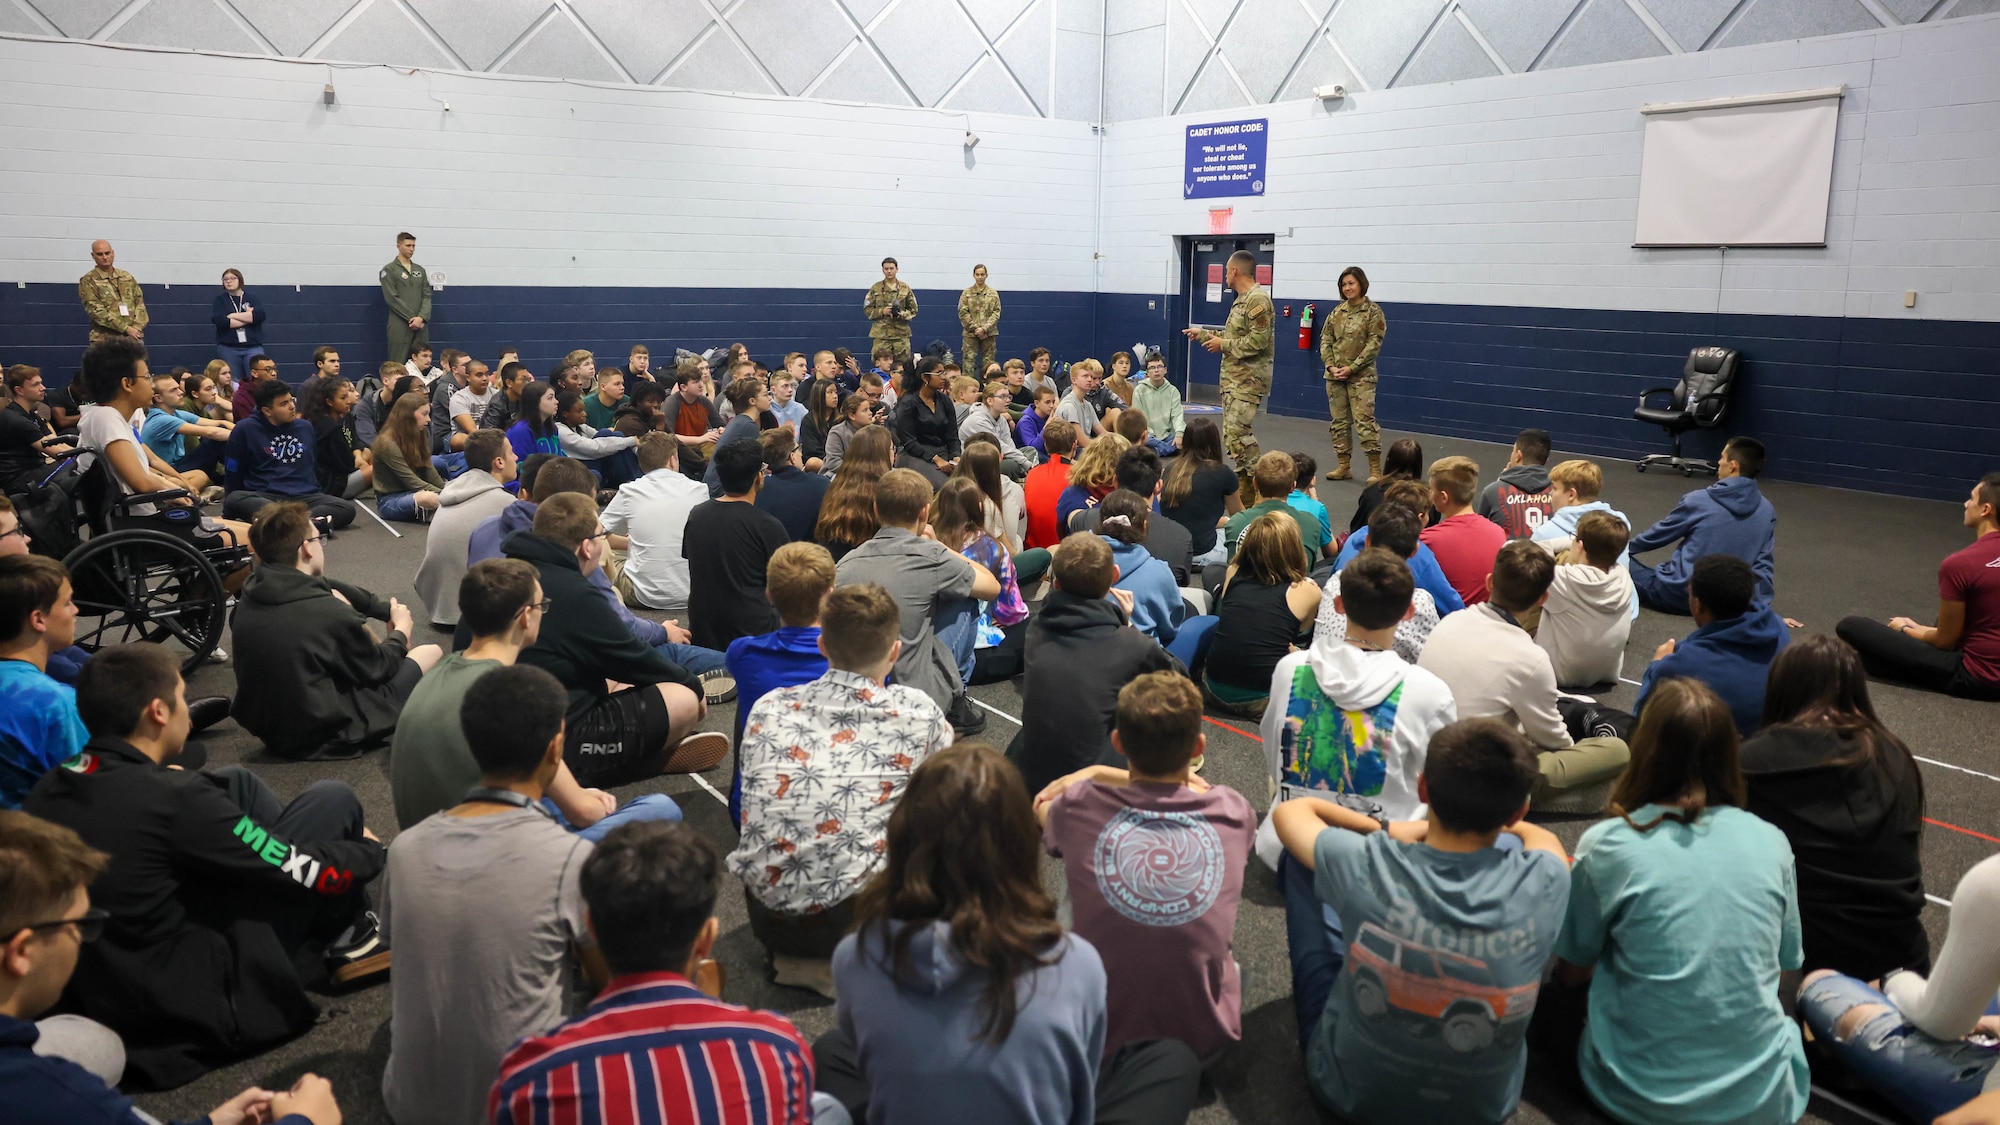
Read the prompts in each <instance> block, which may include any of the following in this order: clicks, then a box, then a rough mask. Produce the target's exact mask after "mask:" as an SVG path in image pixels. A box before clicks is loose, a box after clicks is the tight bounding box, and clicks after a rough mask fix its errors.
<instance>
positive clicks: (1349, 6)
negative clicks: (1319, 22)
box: [1327, 0, 1445, 90]
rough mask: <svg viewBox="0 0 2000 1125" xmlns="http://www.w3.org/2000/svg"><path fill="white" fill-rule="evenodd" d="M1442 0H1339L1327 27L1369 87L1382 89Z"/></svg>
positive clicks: (1418, 40)
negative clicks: (1338, 4) (1339, 2)
mask: <svg viewBox="0 0 2000 1125" xmlns="http://www.w3.org/2000/svg"><path fill="white" fill-rule="evenodd" d="M1444 5H1445V0H1341V4H1340V6H1339V7H1337V8H1335V9H1334V10H1333V19H1332V20H1330V21H1328V23H1327V27H1328V30H1330V31H1331V32H1332V33H1333V41H1334V42H1335V43H1338V44H1340V49H1341V51H1342V52H1343V53H1345V54H1346V55H1347V57H1348V58H1349V59H1350V60H1352V61H1353V63H1354V67H1355V69H1356V70H1359V71H1360V72H1361V75H1362V77H1364V78H1366V79H1367V80H1368V85H1369V86H1370V87H1371V88H1373V89H1377V90H1380V89H1383V88H1384V87H1386V86H1388V85H1389V80H1390V79H1392V78H1394V77H1396V72H1397V71H1399V70H1401V69H1403V63H1404V62H1405V61H1406V60H1407V59H1408V58H1409V57H1410V52H1412V51H1414V50H1416V49H1417V44H1419V43H1421V42H1423V38H1424V33H1425V32H1427V31H1429V30H1430V29H1431V24H1433V23H1435V22H1437V16H1438V13H1439V12H1441V11H1443V10H1444Z"/></svg>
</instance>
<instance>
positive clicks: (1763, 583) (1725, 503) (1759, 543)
mask: <svg viewBox="0 0 2000 1125" xmlns="http://www.w3.org/2000/svg"><path fill="white" fill-rule="evenodd" d="M1777 533H1778V511H1777V509H1775V508H1773V507H1771V502H1770V501H1769V500H1766V499H1764V494H1763V493H1762V492H1761V491H1759V490H1758V488H1757V482H1756V481H1754V480H1751V479H1750V478H1749V477H1730V478H1728V479H1726V480H1719V481H1716V482H1715V483H1714V484H1711V485H1709V486H1708V487H1707V488H1703V489H1700V490H1697V491H1695V492H1690V493H1688V494H1687V495H1686V496H1683V497H1681V502H1680V503H1679V504H1676V505H1674V510H1673V511H1671V512H1668V513H1667V515H1666V518H1664V519H1662V520H1661V521H1660V522H1658V523H1656V524H1654V525H1653V526H1651V527H1649V528H1647V529H1646V530H1644V531H1642V532H1640V533H1639V534H1638V535H1637V536H1635V537H1633V539H1632V542H1631V543H1630V544H1629V545H1628V547H1627V550H1629V551H1630V552H1631V553H1632V554H1635V555H1643V554H1645V553H1646V552H1647V551H1655V550H1658V549H1660V548H1661V547H1665V546H1667V545H1668V544H1670V543H1676V542H1678V543H1679V544H1680V546H1679V547H1678V548H1676V549H1675V550H1674V554H1673V557H1672V558H1670V559H1668V560H1667V561H1666V562H1663V563H1661V564H1660V566H1659V569H1658V570H1656V571H1654V573H1655V574H1656V575H1657V576H1658V578H1659V584H1660V586H1662V587H1666V589H1665V590H1662V591H1661V592H1662V593H1663V594H1665V595H1667V596H1669V597H1672V596H1673V595H1674V594H1678V597H1677V598H1674V600H1676V601H1684V600H1686V598H1687V582H1688V577H1689V576H1690V575H1692V574H1693V573H1694V563H1695V560H1696V559H1699V558H1701V557H1702V556H1703V555H1733V556H1735V557H1736V558H1739V559H1742V560H1743V561H1744V562H1747V563H1749V564H1750V569H1751V570H1754V571H1756V572H1757V600H1758V602H1760V603H1762V602H1768V601H1770V600H1771V593H1772V589H1773V586H1772V579H1773V578H1774V577H1775V576H1776V574H1777V571H1778V560H1777V557H1776V555H1775V554H1774V553H1773V551H1772V541H1773V540H1774V539H1775V538H1776V537H1777Z"/></svg>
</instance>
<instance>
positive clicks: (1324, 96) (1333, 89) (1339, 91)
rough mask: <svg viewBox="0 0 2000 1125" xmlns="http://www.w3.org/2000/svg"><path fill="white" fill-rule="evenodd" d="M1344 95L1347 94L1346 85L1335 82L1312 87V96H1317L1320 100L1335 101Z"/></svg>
mask: <svg viewBox="0 0 2000 1125" xmlns="http://www.w3.org/2000/svg"><path fill="white" fill-rule="evenodd" d="M1346 96H1347V87H1345V86H1342V85H1339V84H1337V83H1336V84H1335V85H1332V86H1314V87H1313V97H1315V98H1318V99H1320V100H1321V101H1328V102H1337V101H1339V100H1340V99H1342V98H1344V97H1346Z"/></svg>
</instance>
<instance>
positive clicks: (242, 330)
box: [229, 296, 250, 344]
mask: <svg viewBox="0 0 2000 1125" xmlns="http://www.w3.org/2000/svg"><path fill="white" fill-rule="evenodd" d="M229 303H230V304H232V305H235V306H236V311H237V312H249V311H250V302H249V300H247V299H246V298H243V297H237V296H231V297H230V298H229ZM236 342H237V343H239V344H247V343H249V342H250V329H249V328H248V327H247V326H246V327H239V328H238V329H237V330H236Z"/></svg>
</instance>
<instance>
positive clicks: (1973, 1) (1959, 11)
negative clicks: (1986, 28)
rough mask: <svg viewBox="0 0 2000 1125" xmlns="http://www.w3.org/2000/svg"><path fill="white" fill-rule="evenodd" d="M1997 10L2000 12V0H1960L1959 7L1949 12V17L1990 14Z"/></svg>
mask: <svg viewBox="0 0 2000 1125" xmlns="http://www.w3.org/2000/svg"><path fill="white" fill-rule="evenodd" d="M1995 12H2000V0H1958V7H1956V8H1953V9H1952V10H1951V11H1950V12H1949V13H1948V18H1951V19H1957V18H1958V17H1959V16H1990V15H1992V14H1993V13H1995Z"/></svg>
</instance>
